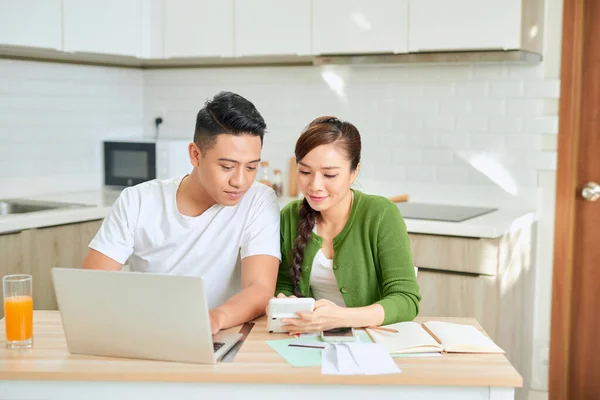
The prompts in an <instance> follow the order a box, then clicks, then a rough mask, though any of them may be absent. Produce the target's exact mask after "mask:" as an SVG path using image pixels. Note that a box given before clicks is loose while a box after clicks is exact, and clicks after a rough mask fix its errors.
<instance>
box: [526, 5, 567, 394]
mask: <svg viewBox="0 0 600 400" xmlns="http://www.w3.org/2000/svg"><path fill="white" fill-rule="evenodd" d="M562 9H563V2H562V0H546V18H545V20H546V23H545V25H546V29H545V32H544V77H545V78H546V79H559V78H560V62H561V44H562V43H561V42H562V40H561V39H562V17H563V12H562ZM556 107H557V109H556V114H558V105H557V106H556ZM557 138H558V136H557V135H553V134H547V135H543V136H542V151H543V152H544V153H546V154H552V155H554V156H556V152H557V146H556V145H557ZM537 198H538V206H537V209H538V215H539V226H538V232H539V233H538V240H537V244H536V247H537V251H536V253H537V260H536V264H535V272H534V275H535V288H534V293H533V298H534V304H533V307H534V308H533V317H534V319H533V347H532V381H531V388H532V389H534V390H537V391H536V392H531V393H530V399H534V398H535V399H542V398H544V397H545V398H547V390H548V348H549V345H550V316H551V300H552V268H553V251H554V213H555V212H556V209H555V199H556V170H555V168H548V169H546V168H543V169H541V170H540V171H538V195H537Z"/></svg>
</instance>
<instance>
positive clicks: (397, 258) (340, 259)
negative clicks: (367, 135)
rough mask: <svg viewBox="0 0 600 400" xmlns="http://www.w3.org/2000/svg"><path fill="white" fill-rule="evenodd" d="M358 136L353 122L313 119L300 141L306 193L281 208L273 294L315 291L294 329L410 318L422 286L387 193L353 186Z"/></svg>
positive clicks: (293, 323)
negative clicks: (375, 193) (312, 303)
mask: <svg viewBox="0 0 600 400" xmlns="http://www.w3.org/2000/svg"><path fill="white" fill-rule="evenodd" d="M360 152H361V140H360V134H359V133H358V130H357V129H356V128H355V127H354V125H352V124H350V123H349V122H342V121H340V120H338V119H337V118H334V117H320V118H317V119H315V120H314V121H312V122H311V123H310V124H309V125H308V126H307V127H306V128H305V130H304V132H303V133H302V134H301V135H300V138H299V139H298V141H297V142H296V150H295V155H296V161H297V163H298V186H299V187H300V190H301V191H302V193H303V195H304V200H297V201H294V202H292V203H290V204H288V205H287V206H286V207H285V208H284V209H283V210H282V211H281V252H282V254H281V255H282V262H281V264H280V267H279V276H278V279H277V288H276V292H275V293H276V295H277V296H278V297H283V296H297V297H314V298H315V299H316V300H317V302H316V304H315V310H314V312H313V313H312V314H302V313H300V318H292V319H287V320H284V321H282V322H283V324H284V325H285V328H287V330H289V331H290V334H296V333H305V332H319V331H322V330H328V329H333V328H340V327H364V326H369V325H385V324H390V323H394V322H398V321H407V320H412V319H413V318H414V317H415V316H416V315H417V314H418V310H419V301H420V299H421V297H420V295H419V288H418V285H417V281H416V277H415V270H414V266H413V262H412V256H411V251H410V242H409V238H408V234H407V232H406V225H405V224H404V220H403V219H402V217H401V215H400V212H399V211H398V208H397V207H396V206H395V205H394V204H393V203H392V202H390V201H389V200H388V199H386V198H384V197H380V196H373V195H368V194H365V193H361V192H359V191H357V190H353V189H351V188H350V187H351V186H352V184H353V183H354V180H355V179H356V176H357V175H358V171H359V169H360Z"/></svg>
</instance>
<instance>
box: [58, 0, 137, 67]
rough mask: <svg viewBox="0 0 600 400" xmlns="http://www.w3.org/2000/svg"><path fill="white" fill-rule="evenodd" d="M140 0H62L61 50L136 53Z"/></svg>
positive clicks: (114, 53) (121, 53) (126, 54)
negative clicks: (62, 36) (62, 32)
mask: <svg viewBox="0 0 600 400" xmlns="http://www.w3.org/2000/svg"><path fill="white" fill-rule="evenodd" d="M142 1H143V0H86V1H80V0H63V31H64V50H65V51H68V52H85V53H101V54H112V55H125V56H134V57H140V56H141V55H142V43H143V40H142V34H143V21H142V20H143V15H144V14H143V12H142V11H143V7H142Z"/></svg>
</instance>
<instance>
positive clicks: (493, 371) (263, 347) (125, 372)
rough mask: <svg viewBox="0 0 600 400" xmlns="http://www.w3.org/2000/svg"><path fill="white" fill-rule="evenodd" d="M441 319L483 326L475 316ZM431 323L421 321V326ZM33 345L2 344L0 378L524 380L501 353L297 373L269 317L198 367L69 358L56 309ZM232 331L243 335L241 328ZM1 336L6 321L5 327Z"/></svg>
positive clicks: (38, 325) (44, 318)
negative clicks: (234, 349) (236, 346)
mask: <svg viewBox="0 0 600 400" xmlns="http://www.w3.org/2000/svg"><path fill="white" fill-rule="evenodd" d="M435 319H436V320H441V321H447V322H455V323H462V324H472V325H474V326H476V327H478V328H480V327H479V324H478V323H477V321H475V320H473V319H465V318H456V319H451V318H450V319H448V318H435ZM426 320H428V319H426V318H419V319H417V321H419V322H424V321H426ZM34 327H35V328H34V347H33V349H32V350H28V351H27V352H24V353H22V354H20V355H19V357H15V356H14V351H12V350H8V349H6V348H5V347H4V346H0V380H9V379H21V380H23V379H25V380H61V381H66V380H73V381H138V382H213V383H228V384H235V383H253V384H260V383H266V384H311V385H340V384H341V385H344V384H346V385H349V384H352V385H436V386H504V387H517V386H521V385H522V379H521V376H520V375H519V374H518V372H517V371H516V370H515V369H514V368H513V367H512V366H511V365H510V363H509V362H508V361H507V360H506V357H504V355H502V354H443V355H442V356H441V357H437V358H427V359H419V358H401V359H400V358H397V359H395V362H396V363H397V364H398V365H399V366H400V367H401V369H402V373H401V374H387V375H351V376H347V375H346V376H344V375H323V374H321V367H306V368H294V367H292V366H291V365H289V364H288V363H287V362H286V361H285V360H284V359H283V358H282V357H281V356H279V355H278V354H277V353H276V352H275V351H274V350H273V349H272V348H271V347H269V345H268V344H267V343H266V340H273V339H286V338H289V336H288V335H287V334H285V333H279V334H277V333H271V334H270V333H267V330H266V320H265V317H260V318H259V319H257V320H256V325H255V326H254V329H252V331H251V332H250V335H249V336H248V339H247V340H246V341H245V342H244V344H243V346H242V348H241V349H240V351H239V353H238V354H237V355H236V357H235V359H234V361H233V362H232V363H219V364H218V365H216V366H213V365H200V364H191V363H172V362H162V361H147V360H133V359H123V358H120V359H119V358H110V357H90V356H83V355H70V354H69V353H68V350H67V345H66V341H65V336H64V331H63V327H62V324H61V320H60V314H59V313H58V312H57V311H36V312H35V313H34ZM229 331H230V332H238V331H239V327H236V328H232V329H230V330H229ZM0 337H4V324H0Z"/></svg>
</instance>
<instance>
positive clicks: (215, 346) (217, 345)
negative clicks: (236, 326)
mask: <svg viewBox="0 0 600 400" xmlns="http://www.w3.org/2000/svg"><path fill="white" fill-rule="evenodd" d="M224 345H225V343H223V342H213V353H216V352H217V351H219V349H220V348H221V347H223V346H224Z"/></svg>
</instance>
